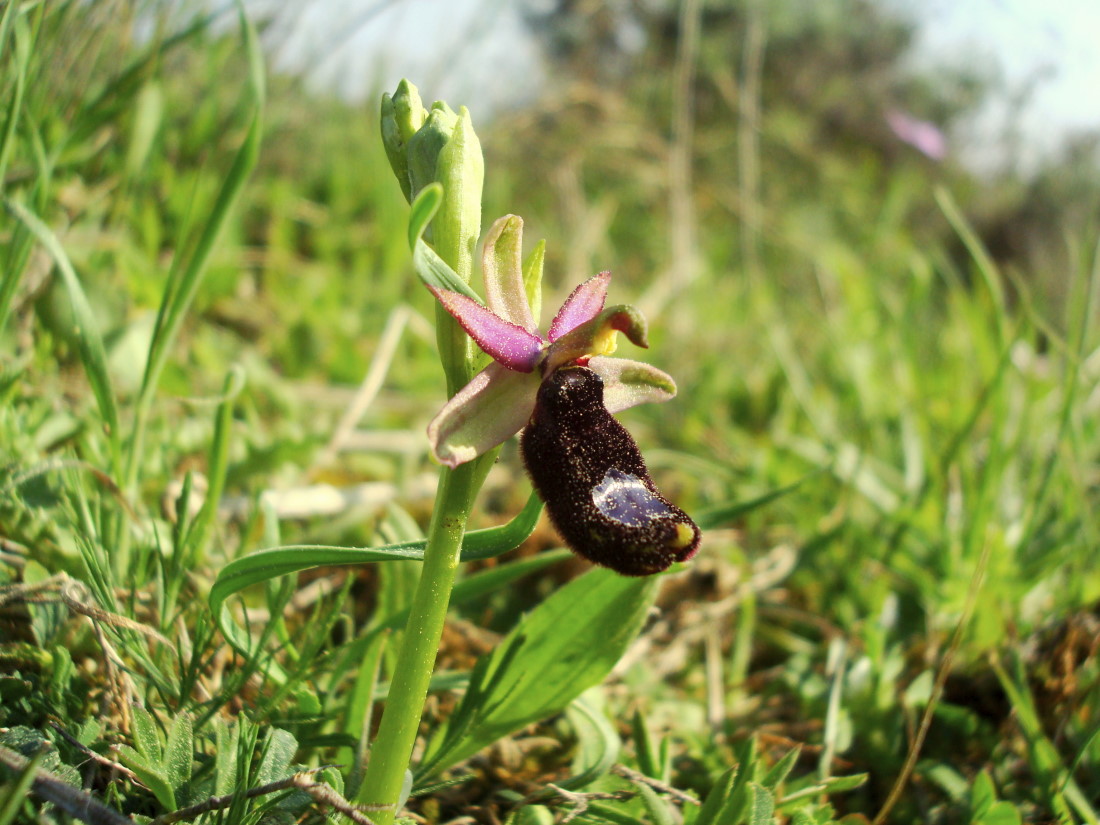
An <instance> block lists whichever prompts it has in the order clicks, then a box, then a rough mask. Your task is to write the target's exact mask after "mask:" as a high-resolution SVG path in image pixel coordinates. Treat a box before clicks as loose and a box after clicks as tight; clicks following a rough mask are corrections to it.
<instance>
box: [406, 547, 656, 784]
mask: <svg viewBox="0 0 1100 825" xmlns="http://www.w3.org/2000/svg"><path fill="white" fill-rule="evenodd" d="M657 584H658V582H657V579H656V578H654V577H648V578H626V577H623V576H619V575H617V574H615V573H612V572H611V571H608V570H602V569H596V570H592V571H590V572H588V573H587V574H585V575H584V576H581V577H580V578H579V579H575V580H574V581H572V582H570V583H569V584H567V585H566V586H565V587H563V588H561V589H560V590H558V591H557V592H556V593H554V594H553V595H552V596H550V598H548V599H547V600H546V601H544V602H542V603H541V604H539V605H538V606H537V607H536V608H535V609H534V610H533V611H532V612H531V613H530V614H528V615H527V616H525V617H524V618H523V619H521V620H520V622H519V623H518V624H517V625H516V626H515V627H514V628H513V629H512V631H511V632H510V633H509V634H508V636H507V637H505V639H504V640H503V641H502V642H501V644H500V645H499V646H498V647H497V649H496V650H494V651H493V652H492V653H491V654H489V655H488V657H484V658H483V659H482V660H481V662H479V666H478V667H477V668H475V671H474V677H473V678H472V679H471V683H470V689H469V690H468V691H467V693H466V695H465V696H464V697H463V700H462V702H461V703H460V705H459V708H458V709H457V710H456V712H455V714H454V716H455V717H459V718H462V717H466V718H468V719H469V720H471V721H470V722H469V723H468V724H467V725H466V726H465V730H464V731H463V732H462V733H461V735H459V736H449V735H448V731H447V729H446V728H445V729H444V730H443V731H442V732H441V734H440V735H439V736H438V737H437V739H436V740H435V742H434V743H433V744H432V745H430V746H429V753H430V755H429V756H428V757H427V758H426V759H425V764H426V766H427V767H426V768H422V773H423V775H429V774H430V773H432V772H436V771H439V770H443V769H445V768H447V767H450V766H451V765H454V764H455V763H456V762H459V761H461V760H463V759H465V758H467V757H469V756H472V755H473V754H474V753H476V752H477V751H479V750H481V749H482V748H483V747H485V746H487V745H489V744H491V743H493V742H495V741H496V740H497V739H499V738H501V737H502V736H506V735H508V734H510V733H513V732H514V731H516V730H519V729H520V728H522V727H523V726H525V725H528V724H530V723H532V722H536V721H538V720H540V719H544V718H546V717H547V716H550V715H552V714H555V713H559V712H560V711H561V710H563V709H564V708H565V707H566V706H567V705H568V704H569V703H570V702H571V701H572V700H573V699H574V698H576V697H577V696H579V695H580V694H581V693H582V692H583V691H585V690H587V689H588V688H589V687H592V686H593V685H596V684H599V683H600V682H601V681H603V679H604V678H605V677H606V676H607V674H608V673H609V672H610V670H611V668H612V667H614V665H615V663H616V662H617V661H618V660H619V657H620V656H621V655H622V654H623V652H624V651H625V650H626V648H627V646H628V645H629V644H630V642H631V641H633V639H634V636H635V635H636V634H637V632H638V630H639V629H640V628H641V626H642V623H643V621H644V620H645V616H646V614H647V612H648V611H649V606H650V603H651V602H652V599H653V597H654V595H655V593H656V589H657ZM433 751H434V752H433Z"/></svg>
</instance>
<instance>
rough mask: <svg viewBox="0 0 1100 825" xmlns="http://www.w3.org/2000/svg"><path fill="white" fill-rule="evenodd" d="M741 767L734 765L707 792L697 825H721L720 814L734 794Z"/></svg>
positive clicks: (696, 821)
mask: <svg viewBox="0 0 1100 825" xmlns="http://www.w3.org/2000/svg"><path fill="white" fill-rule="evenodd" d="M739 767H740V766H739V765H734V766H733V767H732V768H730V769H729V770H727V771H726V772H725V773H724V774H722V776H721V777H720V778H719V779H718V781H717V782H715V783H714V787H713V788H711V789H710V793H709V794H707V798H706V801H705V802H703V807H702V808H701V809H700V811H699V816H698V817H697V818H696V820H695V825H719V819H718V815H719V814H720V813H722V811H723V810H724V809H725V807H726V805H727V804H728V803H729V801H730V798H731V797H732V795H733V790H734V787H735V786H736V784H737V777H738V775H739V773H740V771H739Z"/></svg>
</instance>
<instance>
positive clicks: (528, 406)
mask: <svg viewBox="0 0 1100 825" xmlns="http://www.w3.org/2000/svg"><path fill="white" fill-rule="evenodd" d="M522 231H523V221H522V219H520V218H519V217H517V216H515V215H506V216H504V217H503V218H501V219H499V220H498V221H497V222H496V223H494V224H493V226H492V228H491V229H490V231H489V233H488V235H487V237H486V242H485V251H484V255H483V258H482V270H483V274H484V278H485V292H486V299H487V300H486V304H487V305H482V304H480V303H478V302H477V301H475V300H473V299H472V298H469V297H467V296H466V295H463V294H461V293H459V292H453V291H451V290H447V289H440V288H437V287H431V286H429V287H428V288H429V289H430V290H431V291H432V293H433V294H434V295H435V297H436V298H438V299H439V301H440V303H441V304H442V305H443V307H444V308H445V309H446V310H447V311H448V312H449V313H450V314H451V315H452V316H453V317H454V318H455V320H456V321H458V323H459V324H460V325H461V326H462V328H463V329H465V330H466V332H467V333H469V335H470V337H471V338H473V339H474V341H475V342H476V343H477V345H478V346H479V347H481V349H482V350H483V351H484V352H486V353H487V354H488V355H490V356H491V357H492V359H493V360H492V362H490V363H489V365H488V366H487V367H485V369H483V370H482V371H481V372H480V373H478V374H477V375H476V376H474V378H473V379H472V380H471V381H470V382H469V383H468V384H467V385H466V386H465V387H463V388H462V389H461V390H459V391H458V392H457V393H456V394H455V395H454V397H453V398H451V400H450V401H448V402H447V404H446V406H444V407H443V409H442V410H440V412H439V414H438V415H436V417H435V418H434V419H433V420H432V422H431V424H429V426H428V439H429V442H430V444H431V448H432V454H433V455H434V456H435V458H436V459H437V460H438V461H440V462H441V463H443V464H446V465H447V466H449V467H457V466H458V465H459V464H463V463H465V462H467V461H471V460H472V459H474V458H476V457H477V456H479V455H482V454H483V453H486V452H488V451H489V450H491V449H492V448H493V447H495V446H497V445H498V444H500V443H502V442H504V441H505V440H506V439H508V438H509V437H511V436H513V435H515V434H516V433H517V432H519V430H520V429H521V428H522V427H523V426H524V425H525V424H527V422H528V421H529V420H530V418H531V415H532V413H533V412H534V409H535V401H536V398H537V396H538V392H539V387H540V385H541V384H542V382H543V381H544V380H546V379H547V378H548V377H549V376H551V375H553V374H554V373H555V371H556V370H558V369H560V368H562V367H566V366H571V365H582V366H587V367H588V368H589V369H591V370H592V371H593V372H595V373H596V374H597V375H599V377H600V379H602V381H603V390H604V391H603V403H604V406H605V407H606V409H607V411H608V412H610V413H614V412H619V411H620V410H625V409H627V408H628V407H633V406H635V405H636V404H642V403H645V402H649V401H667V400H668V399H670V398H672V397H673V396H674V395H675V394H676V384H675V382H674V381H673V380H672V378H670V377H669V376H668V375H666V374H665V373H664V372H662V371H661V370H659V369H657V368H656V367H651V366H650V365H648V364H645V363H642V362H639V361H632V360H628V359H625V358H612V357H609V356H610V354H611V353H612V352H614V351H615V347H616V343H617V340H616V339H617V334H618V333H620V332H621V333H623V334H624V335H625V336H626V337H627V339H629V340H630V341H631V342H632V343H634V344H636V345H638V346H640V347H648V342H647V340H646V323H645V318H643V317H642V315H641V313H640V312H639V311H638V310H637V309H635V308H634V307H631V306H625V305H619V306H612V307H607V308H605V307H604V304H605V302H606V298H607V289H608V285H609V284H610V282H611V273H610V272H601V273H600V274H598V275H596V276H594V277H592V278H589V279H588V280H587V281H585V282H584V283H582V284H581V285H580V286H578V287H577V288H576V289H574V290H573V292H572V293H571V294H570V295H569V297H568V298H567V299H566V300H565V303H564V304H562V306H561V308H560V309H559V310H558V312H557V314H556V315H555V316H554V320H553V321H552V322H551V323H550V328H549V330H547V333H546V335H545V336H544V335H543V334H542V333H540V332H539V329H538V323H537V321H536V318H535V315H534V313H533V312H532V309H531V303H536V305H537V300H536V301H532V302H529V300H528V293H527V289H526V288H525V286H524V278H523V267H522V263H521V260H520V254H521V248H522ZM538 287H539V285H538V284H535V285H534V289H533V290H532V291H533V292H534V293H536V294H537V291H538Z"/></svg>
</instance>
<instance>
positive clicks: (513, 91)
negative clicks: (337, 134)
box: [246, 0, 1100, 171]
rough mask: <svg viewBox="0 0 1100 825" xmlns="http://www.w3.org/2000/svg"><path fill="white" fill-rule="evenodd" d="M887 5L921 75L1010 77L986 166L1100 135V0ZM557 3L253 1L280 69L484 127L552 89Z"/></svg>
mask: <svg viewBox="0 0 1100 825" xmlns="http://www.w3.org/2000/svg"><path fill="white" fill-rule="evenodd" d="M798 1H799V0H794V2H798ZM802 1H803V2H807V3H812V2H827V0H802ZM608 2H612V3H619V4H628V0H608ZM878 2H881V3H884V4H889V5H892V6H894V7H897V8H899V9H901V10H902V11H903V12H904V13H905V14H906V16H907V17H910V18H915V19H916V20H917V21H918V22H919V26H920V28H919V34H918V37H917V41H916V45H915V48H914V51H913V54H912V60H913V61H914V63H915V64H916V65H920V64H922V63H927V64H930V65H944V64H947V65H963V66H973V65H975V64H977V66H978V67H979V68H980V69H981V70H982V71H983V73H984V72H991V73H992V74H993V75H994V76H995V77H998V78H999V80H1000V83H1001V91H1000V92H999V93H998V94H996V95H994V96H993V97H992V98H991V100H990V102H989V104H988V105H987V106H986V107H985V109H983V110H982V111H981V112H979V113H978V115H977V116H976V117H975V118H974V120H973V121H972V122H971V123H968V124H966V125H965V126H964V127H963V128H961V129H960V130H959V131H957V132H956V133H955V134H953V135H951V136H950V138H951V140H950V141H949V147H950V148H951V150H952V151H954V152H956V153H958V154H959V156H960V157H962V159H963V160H964V161H965V162H967V163H968V164H969V165H971V166H973V167H974V168H976V169H979V170H981V169H986V170H989V171H996V170H997V169H998V168H1000V167H1003V166H1004V165H1005V164H1007V163H1009V162H1017V163H1018V164H1019V165H1020V167H1022V168H1023V169H1024V170H1026V169H1028V168H1031V167H1034V166H1035V165H1036V164H1037V163H1038V162H1039V161H1041V159H1042V158H1043V157H1046V156H1048V155H1049V154H1050V153H1052V152H1054V151H1056V150H1057V148H1058V147H1059V146H1060V145H1061V142H1062V140H1063V139H1064V137H1065V135H1066V134H1067V133H1069V132H1071V131H1074V130H1084V129H1093V130H1098V131H1100V91H1098V88H1100V0H878ZM547 3H549V4H551V5H553V0H310V2H301V1H300V2H297V3H285V2H283V0H246V4H247V6H248V8H249V9H250V10H251V11H252V12H253V13H259V14H263V13H265V12H267V13H273V14H276V15H277V16H276V24H275V28H274V30H273V31H271V32H269V34H270V37H269V42H272V43H277V44H278V45H277V47H276V49H275V53H274V55H273V58H272V60H273V64H274V66H275V67H276V68H277V69H280V70H283V71H290V72H296V73H305V74H306V75H307V76H308V77H309V78H310V80H311V83H312V84H313V86H314V87H315V88H317V89H321V90H326V91H331V92H335V93H337V94H340V95H342V96H344V97H346V98H349V99H352V100H362V99H369V98H372V97H375V96H376V95H377V94H378V93H379V92H380V91H383V90H392V89H393V88H394V87H395V86H396V84H397V82H398V80H400V79H401V78H402V77H405V76H407V77H409V78H410V79H412V80H414V82H416V84H417V85H418V86H419V87H420V88H421V90H422V91H424V93H425V94H426V96H428V97H430V98H431V99H436V98H440V99H446V100H448V101H472V102H473V103H472V106H474V107H475V108H476V111H474V115H475V117H478V118H481V119H484V118H486V117H488V116H489V115H490V114H491V113H492V112H493V111H494V110H497V109H499V108H501V107H504V108H507V107H509V106H512V105H515V104H517V103H523V102H526V101H528V100H531V99H532V98H534V97H535V96H536V95H537V94H538V92H539V90H540V89H542V88H544V86H545V84H546V82H547V80H548V78H547V77H546V74H545V70H544V68H543V66H542V65H541V63H540V61H539V55H538V48H537V46H536V44H535V43H534V42H533V40H532V38H531V36H530V33H529V31H528V29H527V28H526V26H525V24H524V22H523V19H522V16H521V15H522V12H523V10H524V9H532V8H534V9H538V8H540V7H541V6H544V5H546V4H547ZM627 34H629V33H627ZM1020 101H1023V106H1022V108H1021V107H1020V105H1019V103H1020ZM1013 121H1015V122H1014V125H1015V126H1016V127H1017V129H1018V141H1017V142H1016V143H1015V144H1012V145H1009V144H1005V143H1004V142H1003V141H1000V140H999V138H1000V137H1001V136H1003V134H1004V132H1005V127H1006V126H1007V125H1010V124H1013Z"/></svg>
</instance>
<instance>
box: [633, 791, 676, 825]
mask: <svg viewBox="0 0 1100 825" xmlns="http://www.w3.org/2000/svg"><path fill="white" fill-rule="evenodd" d="M636 787H637V788H638V795H639V796H640V797H641V800H642V804H643V805H645V809H646V811H647V812H648V813H649V819H650V821H651V822H652V823H653V825H676V818H675V817H674V816H673V814H672V805H671V803H669V802H668V801H667V800H666V799H663V798H662V797H661V796H660V795H659V794H658V793H657V792H656V791H655V790H653V788H651V787H649V786H648V785H637V786H636Z"/></svg>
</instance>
